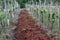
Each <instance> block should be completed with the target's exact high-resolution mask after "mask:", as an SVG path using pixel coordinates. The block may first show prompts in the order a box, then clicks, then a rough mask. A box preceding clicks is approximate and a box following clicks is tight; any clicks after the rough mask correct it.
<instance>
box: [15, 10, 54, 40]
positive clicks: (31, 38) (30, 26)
mask: <svg viewBox="0 0 60 40" xmlns="http://www.w3.org/2000/svg"><path fill="white" fill-rule="evenodd" d="M14 36H15V38H16V40H55V38H53V37H52V38H51V37H49V36H48V35H47V34H46V33H45V31H44V30H43V28H42V27H41V26H39V25H37V23H36V22H35V20H34V19H33V18H32V17H31V16H29V14H28V11H27V10H22V11H21V12H20V15H19V19H18V23H17V27H16V29H15V34H14Z"/></svg>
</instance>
